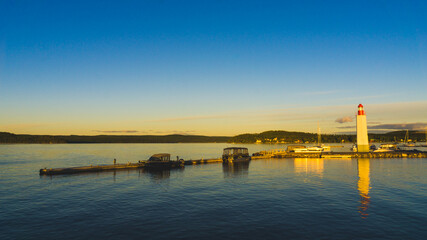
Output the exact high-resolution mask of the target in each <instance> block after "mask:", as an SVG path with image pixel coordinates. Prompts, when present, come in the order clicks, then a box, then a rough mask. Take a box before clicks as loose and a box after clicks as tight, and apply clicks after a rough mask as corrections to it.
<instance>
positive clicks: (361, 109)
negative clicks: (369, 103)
mask: <svg viewBox="0 0 427 240" xmlns="http://www.w3.org/2000/svg"><path fill="white" fill-rule="evenodd" d="M357 107H358V108H359V111H357V115H365V111H364V110H363V105H362V104H359V106H357Z"/></svg>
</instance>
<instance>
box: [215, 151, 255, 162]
mask: <svg viewBox="0 0 427 240" xmlns="http://www.w3.org/2000/svg"><path fill="white" fill-rule="evenodd" d="M250 160H251V157H250V156H249V153H248V149H247V148H242V147H229V148H224V152H223V154H222V161H223V163H234V162H249V161H250Z"/></svg>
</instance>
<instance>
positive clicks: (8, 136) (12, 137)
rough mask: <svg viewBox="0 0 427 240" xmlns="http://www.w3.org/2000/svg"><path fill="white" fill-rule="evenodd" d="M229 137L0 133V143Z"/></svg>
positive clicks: (184, 140) (199, 140)
mask: <svg viewBox="0 0 427 240" xmlns="http://www.w3.org/2000/svg"><path fill="white" fill-rule="evenodd" d="M229 138H230V137H209V136H200V135H179V134H174V135H165V136H157V135H141V136H125V135H97V136H79V135H69V136H52V135H28V134H13V133H7V132H0V143H212V142H227V141H228V140H229Z"/></svg>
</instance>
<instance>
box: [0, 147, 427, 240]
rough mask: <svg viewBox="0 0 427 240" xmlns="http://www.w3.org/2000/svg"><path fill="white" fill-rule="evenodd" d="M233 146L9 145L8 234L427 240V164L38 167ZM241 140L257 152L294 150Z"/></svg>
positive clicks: (190, 154) (4, 216)
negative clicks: (52, 172) (64, 171)
mask: <svg viewBox="0 0 427 240" xmlns="http://www.w3.org/2000/svg"><path fill="white" fill-rule="evenodd" d="M227 146H232V145H231V144H68V145H67V144H63V145H61V144H58V145H0V239H427V159H371V160H369V159H359V160H356V159H352V160H337V159H264V160H253V161H251V162H250V163H249V164H244V165H236V166H228V167H227V166H225V167H224V166H223V165H222V164H207V165H194V166H186V167H185V169H183V170H171V171H161V172H147V171H144V170H123V171H116V172H104V173H91V174H79V175H65V176H54V177H40V176H39V174H38V170H39V169H40V168H44V167H48V168H55V167H71V166H82V165H90V164H93V165H96V164H111V163H112V162H113V158H116V159H117V162H118V163H126V162H136V161H138V160H145V159H148V157H149V156H150V155H152V154H154V153H161V152H169V153H171V154H172V156H176V155H179V156H180V157H182V158H184V159H190V158H191V159H200V158H202V157H203V158H213V157H219V156H220V155H221V152H222V148H224V147H227ZM238 146H246V147H248V148H249V151H250V153H253V152H256V151H260V150H266V149H272V148H279V147H283V146H281V145H262V144H261V145H238ZM349 147H350V146H349V145H346V147H345V148H343V149H345V150H346V151H347V149H348V148H349ZM340 150H341V149H340Z"/></svg>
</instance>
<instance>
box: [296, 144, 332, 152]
mask: <svg viewBox="0 0 427 240" xmlns="http://www.w3.org/2000/svg"><path fill="white" fill-rule="evenodd" d="M293 151H294V152H296V153H321V152H330V151H331V147H330V146H324V145H321V146H314V147H300V148H295V149H294V150H293Z"/></svg>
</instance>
